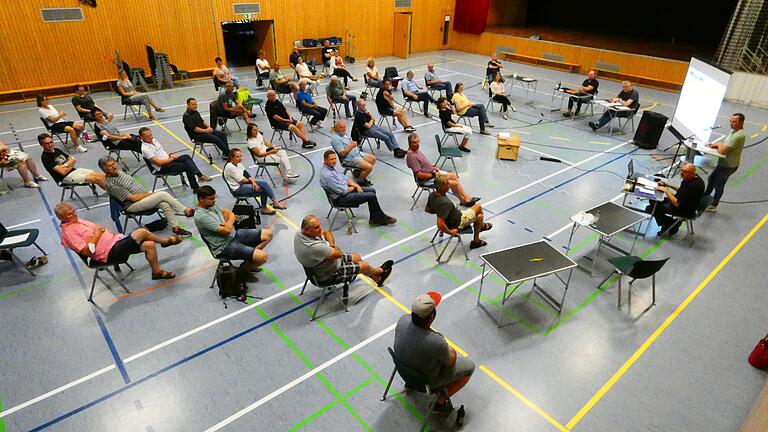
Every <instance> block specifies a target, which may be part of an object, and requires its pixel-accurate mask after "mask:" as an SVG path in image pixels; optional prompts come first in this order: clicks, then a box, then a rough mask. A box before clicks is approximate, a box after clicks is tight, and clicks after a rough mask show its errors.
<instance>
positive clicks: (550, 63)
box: [499, 51, 581, 72]
mask: <svg viewBox="0 0 768 432" xmlns="http://www.w3.org/2000/svg"><path fill="white" fill-rule="evenodd" d="M499 54H500V55H501V58H502V59H504V60H508V61H514V62H518V63H527V64H534V65H537V66H542V67H546V68H550V69H558V70H564V71H568V72H578V71H579V69H580V68H581V65H578V64H575V63H568V62H565V61H559V60H551V59H546V58H543V57H534V56H529V55H525V54H517V53H513V52H508V51H502V52H500V53H499Z"/></svg>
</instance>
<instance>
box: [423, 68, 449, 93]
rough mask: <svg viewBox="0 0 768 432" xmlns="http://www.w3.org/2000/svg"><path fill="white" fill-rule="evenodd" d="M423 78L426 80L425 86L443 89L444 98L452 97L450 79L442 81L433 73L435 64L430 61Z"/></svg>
mask: <svg viewBox="0 0 768 432" xmlns="http://www.w3.org/2000/svg"><path fill="white" fill-rule="evenodd" d="M424 80H425V81H426V82H427V87H428V88H429V89H431V90H445V98H446V99H448V100H452V99H453V85H451V82H450V81H443V80H441V79H440V78H438V77H437V74H435V66H434V65H433V64H432V63H430V64H428V65H427V71H426V72H425V73H424Z"/></svg>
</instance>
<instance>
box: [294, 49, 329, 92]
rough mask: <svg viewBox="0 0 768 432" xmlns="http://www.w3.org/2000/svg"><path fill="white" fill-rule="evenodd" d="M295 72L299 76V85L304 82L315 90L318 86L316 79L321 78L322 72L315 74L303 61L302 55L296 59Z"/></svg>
mask: <svg viewBox="0 0 768 432" xmlns="http://www.w3.org/2000/svg"><path fill="white" fill-rule="evenodd" d="M296 74H297V75H298V76H299V86H301V83H306V84H307V85H308V86H309V87H311V88H312V89H314V90H317V87H318V86H319V84H318V82H317V81H318V80H319V79H320V78H323V74H320V75H315V74H313V73H312V71H310V70H309V66H308V65H307V64H306V63H304V57H302V56H299V58H298V59H296Z"/></svg>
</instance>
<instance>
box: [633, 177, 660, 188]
mask: <svg viewBox="0 0 768 432" xmlns="http://www.w3.org/2000/svg"><path fill="white" fill-rule="evenodd" d="M637 183H638V184H639V185H640V186H643V187H646V188H651V189H654V188H656V186H657V183H656V182H655V181H653V180H651V179H649V178H645V177H639V178H638V179H637Z"/></svg>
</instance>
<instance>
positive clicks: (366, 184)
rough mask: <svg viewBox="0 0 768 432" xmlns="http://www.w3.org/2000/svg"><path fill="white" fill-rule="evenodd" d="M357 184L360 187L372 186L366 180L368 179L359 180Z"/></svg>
mask: <svg viewBox="0 0 768 432" xmlns="http://www.w3.org/2000/svg"><path fill="white" fill-rule="evenodd" d="M357 184H359V185H360V186H362V187H366V186H373V183H371V181H370V180H368V179H365V180H360V181H358V182H357Z"/></svg>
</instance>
